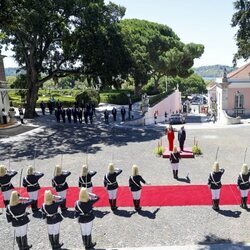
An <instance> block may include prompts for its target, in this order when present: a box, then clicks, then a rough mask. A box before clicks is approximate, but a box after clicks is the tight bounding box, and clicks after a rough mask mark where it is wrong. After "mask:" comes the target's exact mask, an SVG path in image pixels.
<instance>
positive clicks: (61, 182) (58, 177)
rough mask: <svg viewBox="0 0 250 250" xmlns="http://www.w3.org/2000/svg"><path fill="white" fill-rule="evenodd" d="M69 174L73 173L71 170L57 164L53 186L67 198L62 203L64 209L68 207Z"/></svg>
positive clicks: (61, 195) (59, 193) (60, 194)
mask: <svg viewBox="0 0 250 250" xmlns="http://www.w3.org/2000/svg"><path fill="white" fill-rule="evenodd" d="M69 175H71V172H69V171H67V170H64V171H62V167H61V166H60V165H57V166H56V167H55V173H54V178H53V179H52V186H53V187H54V188H55V190H56V192H57V194H58V195H59V196H60V197H62V198H64V199H65V200H64V202H63V203H61V209H62V211H65V210H67V209H68V208H67V207H66V192H67V189H68V188H69V186H68V183H67V182H66V178H67V177H68V176H69Z"/></svg>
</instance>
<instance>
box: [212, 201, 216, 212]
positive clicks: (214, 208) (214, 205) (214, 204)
mask: <svg viewBox="0 0 250 250" xmlns="http://www.w3.org/2000/svg"><path fill="white" fill-rule="evenodd" d="M212 202H213V210H216V202H215V200H212Z"/></svg>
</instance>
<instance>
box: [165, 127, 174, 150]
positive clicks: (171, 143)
mask: <svg viewBox="0 0 250 250" xmlns="http://www.w3.org/2000/svg"><path fill="white" fill-rule="evenodd" d="M174 132H175V131H174V129H173V127H172V125H169V128H168V129H166V135H167V139H168V149H169V151H173V147H174V138H175V136H174Z"/></svg>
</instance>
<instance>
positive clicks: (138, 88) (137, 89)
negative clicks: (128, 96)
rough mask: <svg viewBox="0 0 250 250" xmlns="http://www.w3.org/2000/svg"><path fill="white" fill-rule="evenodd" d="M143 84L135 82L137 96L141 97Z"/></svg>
mask: <svg viewBox="0 0 250 250" xmlns="http://www.w3.org/2000/svg"><path fill="white" fill-rule="evenodd" d="M141 86H142V85H141V84H140V83H137V82H135V90H134V94H135V96H136V97H140V96H141Z"/></svg>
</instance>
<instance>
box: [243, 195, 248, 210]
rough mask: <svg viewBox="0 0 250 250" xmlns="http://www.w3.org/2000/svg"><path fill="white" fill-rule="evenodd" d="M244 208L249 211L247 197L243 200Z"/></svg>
mask: <svg viewBox="0 0 250 250" xmlns="http://www.w3.org/2000/svg"><path fill="white" fill-rule="evenodd" d="M243 208H244V209H248V206H247V197H244V198H243Z"/></svg>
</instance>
